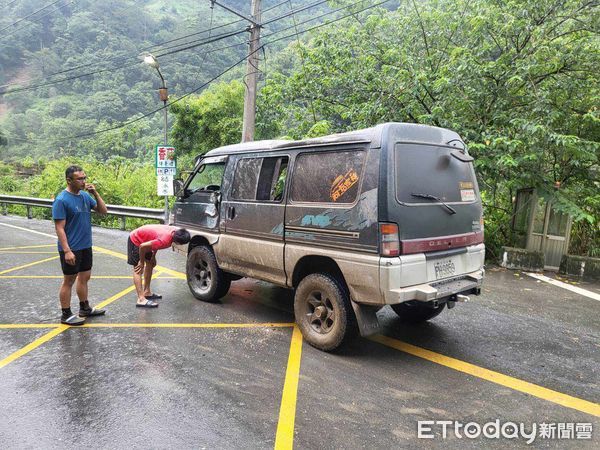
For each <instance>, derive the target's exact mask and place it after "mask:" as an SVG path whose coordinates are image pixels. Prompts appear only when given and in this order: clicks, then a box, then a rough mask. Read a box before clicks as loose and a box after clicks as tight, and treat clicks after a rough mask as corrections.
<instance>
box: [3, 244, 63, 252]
mask: <svg viewBox="0 0 600 450" xmlns="http://www.w3.org/2000/svg"><path fill="white" fill-rule="evenodd" d="M46 247H55V248H57V247H56V244H44V245H25V246H23V247H4V248H0V251H4V250H17V249H20V248H46ZM55 253H56V252H55Z"/></svg>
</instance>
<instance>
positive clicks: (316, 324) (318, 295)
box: [306, 291, 336, 334]
mask: <svg viewBox="0 0 600 450" xmlns="http://www.w3.org/2000/svg"><path fill="white" fill-rule="evenodd" d="M306 307H307V308H306V309H307V311H306V319H307V321H308V323H309V324H310V327H311V329H312V330H314V331H316V332H317V333H319V334H327V333H329V332H330V331H331V329H332V328H333V325H334V324H335V318H336V317H335V309H334V308H333V303H332V301H331V299H330V298H329V296H328V295H327V294H326V293H325V292H323V291H312V292H311V293H310V294H309V295H308V298H307V300H306Z"/></svg>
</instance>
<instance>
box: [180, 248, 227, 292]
mask: <svg viewBox="0 0 600 450" xmlns="http://www.w3.org/2000/svg"><path fill="white" fill-rule="evenodd" d="M186 275H187V282H188V286H189V288H190V291H191V292H192V295H193V296H194V297H196V298H197V299H198V300H202V301H204V302H209V303H214V302H216V301H218V300H219V299H220V298H221V297H223V296H225V295H226V294H227V291H229V287H230V286H231V279H230V278H229V277H228V276H227V274H226V273H225V272H223V271H222V270H221V269H220V268H219V265H218V264H217V259H216V258H215V254H214V253H213V251H212V249H211V248H210V247H209V246H207V245H199V246H197V247H194V248H193V249H191V250H190V252H189V253H188V258H187V264H186Z"/></svg>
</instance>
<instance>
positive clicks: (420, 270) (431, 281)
mask: <svg viewBox="0 0 600 450" xmlns="http://www.w3.org/2000/svg"><path fill="white" fill-rule="evenodd" d="M484 258H485V246H484V245H483V244H478V245H472V246H468V247H466V248H465V249H464V250H463V251H462V252H461V253H460V254H456V255H452V256H449V257H444V256H442V257H440V259H432V258H430V257H429V256H426V255H425V254H423V253H421V254H416V255H403V256H400V257H399V258H385V260H384V259H383V258H382V261H381V265H380V289H381V293H382V296H383V298H384V302H385V304H388V305H393V304H397V303H402V302H406V301H410V300H418V301H422V302H429V301H432V300H439V299H442V298H445V297H449V296H451V295H454V294H479V291H480V289H481V286H482V284H483V279H484V275H485V270H484V268H483V262H484ZM437 261H441V262H442V263H445V262H447V263H448V265H451V267H452V271H453V272H454V273H452V275H451V276H448V277H446V278H440V279H437V277H438V276H440V275H441V274H443V273H444V272H443V270H440V266H439V265H438V264H436V263H437ZM436 266H437V267H436ZM441 267H442V269H443V268H444V267H445V266H444V265H442V266H441Z"/></svg>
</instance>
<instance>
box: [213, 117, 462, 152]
mask: <svg viewBox="0 0 600 450" xmlns="http://www.w3.org/2000/svg"><path fill="white" fill-rule="evenodd" d="M388 135H392V136H393V137H395V138H398V137H401V138H402V140H407V141H417V142H428V143H432V144H446V145H448V143H449V142H451V141H456V140H458V141H460V142H461V143H462V139H460V137H459V135H458V134H456V133H455V132H453V131H450V130H446V129H444V128H438V127H432V126H429V125H419V124H414V123H398V122H388V123H383V124H380V125H376V126H374V127H371V128H365V129H362V130H356V131H349V132H346V133H338V134H330V135H328V136H321V137H316V138H311V139H303V140H298V141H291V140H282V139H279V140H267V141H253V142H243V143H241V144H233V145H226V146H224V147H219V148H216V149H214V150H211V151H209V152H207V153H206V154H205V155H204V156H221V155H231V154H234V153H255V152H262V151H273V150H279V149H281V150H283V149H289V148H296V147H309V146H310V147H314V146H322V145H331V144H350V143H359V142H361V143H366V142H371V143H372V145H373V146H375V147H379V146H380V145H381V141H382V140H383V139H384V138H385V136H388ZM463 146H464V144H463Z"/></svg>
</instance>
